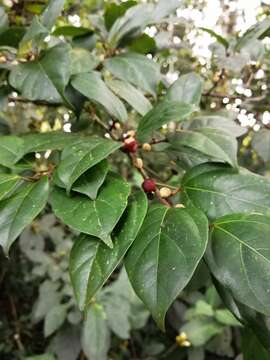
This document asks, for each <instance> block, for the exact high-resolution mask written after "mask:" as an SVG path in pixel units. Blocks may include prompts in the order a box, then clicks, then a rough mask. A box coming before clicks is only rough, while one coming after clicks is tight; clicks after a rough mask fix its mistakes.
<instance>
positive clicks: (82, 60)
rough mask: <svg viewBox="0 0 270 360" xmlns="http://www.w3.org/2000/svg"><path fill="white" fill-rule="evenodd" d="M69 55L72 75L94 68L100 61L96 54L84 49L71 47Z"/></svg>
mask: <svg viewBox="0 0 270 360" xmlns="http://www.w3.org/2000/svg"><path fill="white" fill-rule="evenodd" d="M70 56H71V74H72V75H76V74H81V73H87V72H89V71H91V70H94V69H95V68H96V67H97V66H98V64H99V62H100V61H99V59H98V58H97V57H96V56H94V55H93V54H92V53H90V52H89V51H88V50H86V49H80V48H77V49H76V48H75V49H72V51H71V54H70Z"/></svg>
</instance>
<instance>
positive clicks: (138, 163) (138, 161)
mask: <svg viewBox="0 0 270 360" xmlns="http://www.w3.org/2000/svg"><path fill="white" fill-rule="evenodd" d="M134 166H135V167H136V168H137V169H142V168H143V161H142V159H141V158H136V159H135V160H134Z"/></svg>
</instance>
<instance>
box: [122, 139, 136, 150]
mask: <svg viewBox="0 0 270 360" xmlns="http://www.w3.org/2000/svg"><path fill="white" fill-rule="evenodd" d="M137 149H138V143H137V141H136V140H135V139H134V138H131V137H130V138H127V139H126V140H125V141H124V150H125V151H126V152H129V153H135V152H136V151H137Z"/></svg>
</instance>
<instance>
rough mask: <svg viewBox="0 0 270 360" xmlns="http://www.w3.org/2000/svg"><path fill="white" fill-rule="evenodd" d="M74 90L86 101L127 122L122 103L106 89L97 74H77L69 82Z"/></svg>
mask: <svg viewBox="0 0 270 360" xmlns="http://www.w3.org/2000/svg"><path fill="white" fill-rule="evenodd" d="M71 84H72V86H73V87H74V89H76V90H77V91H79V92H80V93H81V94H83V95H84V96H86V97H87V98H88V99H90V100H93V101H95V102H97V103H98V104H101V105H102V106H104V108H105V109H106V110H107V111H108V113H109V114H111V115H112V116H114V117H115V118H116V119H118V120H120V121H126V120H127V111H126V109H125V107H124V105H123V103H122V102H121V101H120V100H119V99H118V97H116V96H115V95H114V94H113V93H112V92H111V90H110V89H109V88H108V87H107V85H106V84H105V82H104V81H103V80H102V79H101V76H100V74H99V73H97V72H91V73H85V74H79V75H77V76H75V77H74V78H73V79H72V81H71Z"/></svg>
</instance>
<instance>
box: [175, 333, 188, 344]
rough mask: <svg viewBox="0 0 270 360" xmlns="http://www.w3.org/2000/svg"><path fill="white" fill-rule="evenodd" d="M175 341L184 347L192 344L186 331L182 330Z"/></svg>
mask: <svg viewBox="0 0 270 360" xmlns="http://www.w3.org/2000/svg"><path fill="white" fill-rule="evenodd" d="M175 341H176V343H177V344H178V345H179V346H183V347H190V346H191V343H190V341H188V337H187V334H186V333H185V332H181V333H180V334H179V335H177V336H176V338H175Z"/></svg>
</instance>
